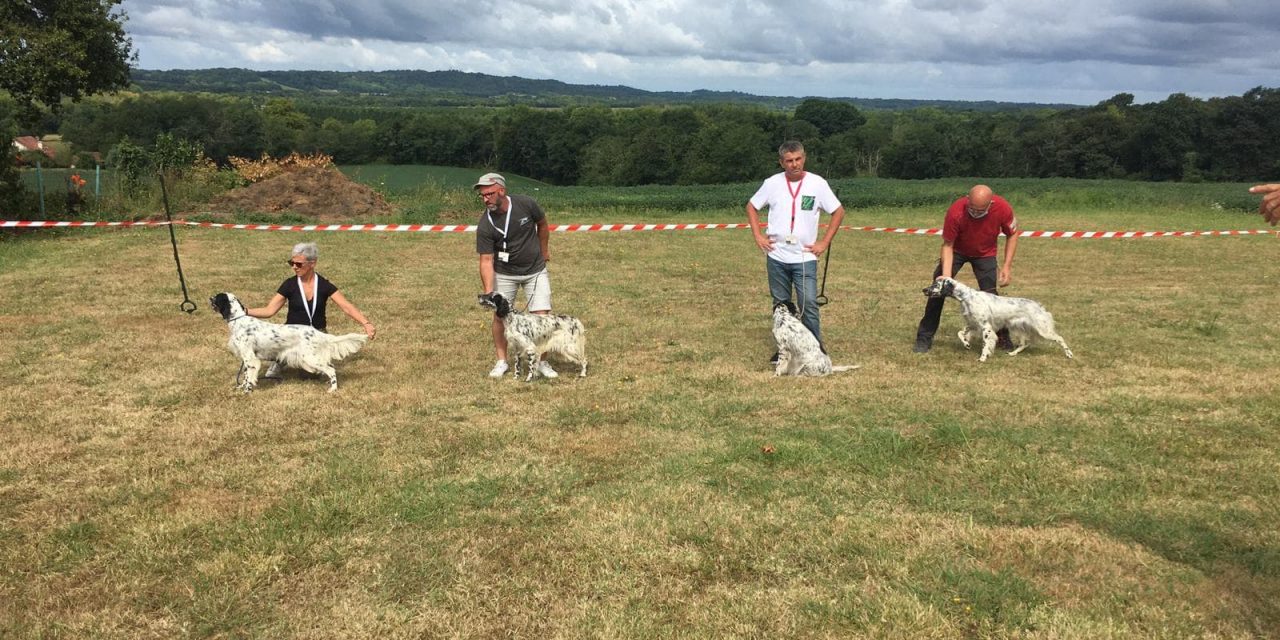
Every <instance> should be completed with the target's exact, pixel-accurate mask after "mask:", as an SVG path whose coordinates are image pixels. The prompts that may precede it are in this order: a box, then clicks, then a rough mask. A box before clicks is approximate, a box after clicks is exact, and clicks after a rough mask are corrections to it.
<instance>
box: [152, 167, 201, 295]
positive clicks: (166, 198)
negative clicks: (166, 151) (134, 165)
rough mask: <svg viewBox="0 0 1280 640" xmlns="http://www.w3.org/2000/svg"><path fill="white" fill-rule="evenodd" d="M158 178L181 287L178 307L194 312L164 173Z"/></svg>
mask: <svg viewBox="0 0 1280 640" xmlns="http://www.w3.org/2000/svg"><path fill="white" fill-rule="evenodd" d="M159 178H160V198H161V200H163V201H164V217H165V220H168V221H169V224H167V225H165V226H166V227H169V242H170V243H171V244H173V261H174V263H175V264H177V265H178V283H179V284H181V285H182V304H179V305H178V308H179V309H182V310H183V311H185V312H187V313H189V314H190V313H195V312H196V303H194V302H192V301H191V296H188V295H187V279H186V277H185V276H183V275H182V259H180V258H179V257H178V235H177V234H176V233H174V231H173V213H172V212H171V211H169V188H168V187H166V186H165V184H164V172H163V171H161V172H160V173H159Z"/></svg>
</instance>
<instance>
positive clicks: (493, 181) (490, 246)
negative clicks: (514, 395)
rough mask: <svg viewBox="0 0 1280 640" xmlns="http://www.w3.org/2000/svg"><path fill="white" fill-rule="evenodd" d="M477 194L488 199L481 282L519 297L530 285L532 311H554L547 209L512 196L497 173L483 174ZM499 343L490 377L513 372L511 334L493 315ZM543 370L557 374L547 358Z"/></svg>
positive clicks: (482, 224) (481, 226) (481, 234)
mask: <svg viewBox="0 0 1280 640" xmlns="http://www.w3.org/2000/svg"><path fill="white" fill-rule="evenodd" d="M475 190H476V193H478V194H479V195H480V199H481V200H483V201H484V209H485V210H484V213H481V214H480V220H479V222H477V223H476V253H478V254H480V284H481V285H482V286H483V287H484V292H485V293H494V292H497V293H499V294H501V295H502V297H503V298H506V299H507V300H511V301H513V302H514V301H515V298H516V291H517V289H519V288H521V287H523V288H524V297H525V306H526V309H527V310H528V311H529V312H530V313H537V314H540V315H541V314H546V313H549V312H550V311H551V277H550V276H548V275H547V261H548V260H550V259H551V253H550V252H549V251H548V249H547V243H548V241H549V240H550V239H551V229H550V227H549V226H547V216H546V214H544V213H543V212H542V207H540V206H538V203H537V202H536V201H535V200H534V199H533V198H530V197H529V196H520V195H507V180H506V178H503V177H502V176H501V175H499V174H497V173H486V174H484V175H482V176H480V179H479V180H477V181H476V184H475ZM493 346H494V350H495V352H496V356H497V362H496V363H495V364H494V365H493V370H492V371H490V372H489V377H490V378H501V377H502V375H503V374H504V373H506V372H507V336H506V328H505V327H504V323H503V322H502V318H499V317H498V316H497V315H494V316H493ZM538 373H539V374H540V375H542V376H543V377H546V378H554V377H556V372H555V370H554V369H552V368H551V365H550V364H548V363H547V362H546V361H545V360H543V361H541V362H539V363H538Z"/></svg>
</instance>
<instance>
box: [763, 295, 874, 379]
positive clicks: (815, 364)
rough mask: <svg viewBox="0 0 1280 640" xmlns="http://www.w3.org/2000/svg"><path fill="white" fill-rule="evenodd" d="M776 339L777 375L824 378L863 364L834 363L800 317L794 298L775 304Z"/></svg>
mask: <svg viewBox="0 0 1280 640" xmlns="http://www.w3.org/2000/svg"><path fill="white" fill-rule="evenodd" d="M773 340H774V342H776V343H777V347H778V365H777V366H776V367H774V368H773V375H775V376H813V377H821V376H825V375H829V374H831V373H836V372H840V371H852V370H854V369H857V368H859V367H860V366H861V365H856V364H854V365H832V364H831V358H830V357H828V356H827V354H825V353H823V352H822V346H821V345H819V344H818V339H817V338H815V337H813V333H812V332H810V331H809V328H808V327H806V326H804V324H803V323H801V322H800V319H799V318H797V317H796V306H795V305H794V304H792V303H791V302H790V301H787V302H779V303H777V304H775V305H773Z"/></svg>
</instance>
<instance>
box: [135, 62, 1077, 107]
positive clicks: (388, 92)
mask: <svg viewBox="0 0 1280 640" xmlns="http://www.w3.org/2000/svg"><path fill="white" fill-rule="evenodd" d="M131 79H132V82H133V84H134V86H135V87H136V88H137V89H139V90H141V91H173V92H179V93H197V92H203V93H219V94H232V95H282V96H308V97H314V98H323V97H331V98H334V99H342V98H361V99H363V100H365V101H369V100H372V101H374V102H376V103H379V104H383V105H385V106H470V105H511V104H528V105H531V106H568V105H607V106H615V107H635V106H643V105H655V104H711V103H733V104H754V105H759V106H763V107H769V108H777V109H791V108H794V107H795V106H796V105H798V104H800V102H801V101H802V100H803V99H804V98H794V97H781V96H757V95H752V94H749V93H742V92H738V91H705V90H701V91H689V92H679V91H644V90H641V89H635V88H632V87H627V86H623V85H594V84H568V83H565V82H560V81H559V80H532V79H529V78H520V77H516V76H491V75H486V74H483V73H466V72H463V71H415V70H404V71H253V70H250V69H175V70H169V71H158V70H149V69H133V70H132V72H131ZM833 99H835V100H842V101H847V102H850V103H852V104H854V105H856V106H857V107H858V108H860V109H869V110H901V109H912V108H916V107H936V108H939V109H946V110H964V111H1011V110H1026V109H1073V108H1077V107H1079V106H1080V105H1068V104H1035V103H1021V102H992V101H983V102H965V101H959V100H898V99H881V98H833Z"/></svg>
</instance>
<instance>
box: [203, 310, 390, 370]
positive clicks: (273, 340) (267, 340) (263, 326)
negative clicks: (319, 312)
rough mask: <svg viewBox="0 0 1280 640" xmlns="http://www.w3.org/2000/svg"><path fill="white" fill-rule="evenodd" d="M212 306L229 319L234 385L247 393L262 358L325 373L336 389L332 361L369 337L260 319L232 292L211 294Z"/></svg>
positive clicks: (354, 350)
mask: <svg viewBox="0 0 1280 640" xmlns="http://www.w3.org/2000/svg"><path fill="white" fill-rule="evenodd" d="M209 306H211V307H213V310H214V311H217V312H218V314H219V315H221V316H222V319H223V320H226V322H227V328H228V329H230V331H231V338H230V339H229V340H228V341H227V348H228V349H230V350H231V353H234V354H236V356H238V357H239V358H240V372H239V373H237V374H236V384H235V388H237V389H240V390H241V391H244V392H245V393H249V392H250V391H253V389H254V387H256V386H258V370H259V369H261V367H262V361H263V360H271V361H273V362H275V363H276V365H278V366H281V367H293V368H296V369H302V370H303V371H307V372H309V373H319V374H323V375H324V376H325V377H327V378H328V379H329V392H330V393H332V392H334V391H337V390H338V373H337V371H335V370H334V368H333V363H335V362H338V361H340V360H342V359H343V358H346V357H347V356H349V355H351V354H353V353H355V352H357V351H359V350H360V347H363V346H364V343H365V342H366V341H367V340H368V339H369V336H367V335H365V334H363V333H348V334H346V335H342V336H333V335H329V334H327V333H325V332H323V331H320V330H319V329H316V328H314V327H309V326H306V325H299V324H275V323H272V322H266V321H263V320H259V319H258V318H254V317H253V316H250V315H249V314H248V313H246V312H245V308H244V305H243V304H241V303H240V300H238V299H236V297H235V296H233V295H231V294H230V293H219V294H216V295H214V296H213V297H211V298H209Z"/></svg>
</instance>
